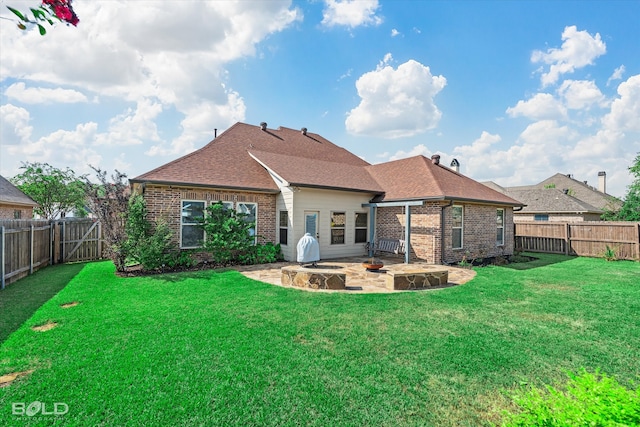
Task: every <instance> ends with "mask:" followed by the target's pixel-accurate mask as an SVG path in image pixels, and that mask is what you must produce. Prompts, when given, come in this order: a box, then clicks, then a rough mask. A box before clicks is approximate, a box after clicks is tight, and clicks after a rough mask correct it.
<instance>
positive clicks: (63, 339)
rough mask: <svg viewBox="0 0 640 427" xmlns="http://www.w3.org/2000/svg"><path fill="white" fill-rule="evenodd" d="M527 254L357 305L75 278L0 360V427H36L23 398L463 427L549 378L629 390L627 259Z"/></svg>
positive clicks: (41, 419) (130, 417)
mask: <svg viewBox="0 0 640 427" xmlns="http://www.w3.org/2000/svg"><path fill="white" fill-rule="evenodd" d="M540 258H541V259H540V261H537V262H535V263H532V264H529V265H528V267H530V268H522V267H526V265H520V266H519V267H520V268H522V269H520V270H515V269H513V268H506V267H486V268H481V269H478V275H477V276H476V278H475V279H474V280H472V281H471V282H469V283H467V284H465V285H462V286H457V287H453V288H446V289H441V290H436V291H423V292H413V293H397V294H371V295H349V294H339V293H333V294H329V293H313V292H304V291H298V290H292V289H283V288H280V287H276V286H272V285H268V284H264V283H260V282H256V281H253V280H250V279H246V278H244V277H243V276H242V275H240V274H239V273H237V272H234V271H227V272H214V271H204V272H197V273H181V274H167V275H163V276H150V277H140V278H117V277H115V276H114V274H113V271H114V268H113V265H112V264H111V263H108V262H102V263H92V264H87V265H85V266H84V268H83V269H82V271H80V272H79V273H78V274H77V276H76V277H75V278H73V280H71V282H70V283H69V284H68V285H67V286H66V287H65V288H64V289H63V290H62V291H60V292H59V293H58V294H57V295H56V296H55V297H53V298H52V299H51V300H50V301H48V302H47V303H46V304H44V305H43V306H42V308H41V309H40V310H38V311H36V312H35V314H34V315H33V316H32V317H31V318H29V319H28V320H27V321H26V322H25V323H24V325H23V326H22V327H21V328H20V329H18V330H17V331H15V332H14V333H13V334H11V336H9V338H8V339H7V340H6V341H5V342H4V343H3V344H2V345H1V346H0V376H1V375H3V374H7V373H10V372H15V371H25V370H33V372H32V373H31V374H30V375H28V376H26V377H23V378H22V379H19V380H18V381H16V382H14V383H13V384H11V385H10V386H8V387H4V388H0V425H27V424H28V425H38V423H40V424H41V425H51V423H52V419H53V418H54V416H53V415H44V416H43V415H41V414H40V416H36V417H33V418H31V419H27V418H28V417H27V416H26V415H25V416H14V415H12V413H11V411H12V404H13V403H15V402H24V403H26V404H27V405H28V404H29V403H31V402H34V401H40V402H43V403H44V404H45V405H49V406H47V410H50V409H51V408H52V405H53V403H55V402H63V403H66V404H67V405H68V408H69V411H68V413H67V414H65V415H64V416H62V417H61V418H60V419H59V420H57V421H58V422H59V423H60V425H78V426H86V425H128V426H148V425H180V426H182V425H207V426H208V425H220V426H227V425H241V426H247V425H273V426H288V425H291V426H298V425H310V426H328V425H331V426H405V425H406V426H413V425H437V426H440V425H445V426H446V425H468V426H477V425H488V424H489V423H490V422H498V421H499V420H500V411H501V410H502V409H504V408H506V407H508V406H509V405H510V400H509V399H508V398H507V397H505V395H506V394H508V393H510V392H512V391H514V390H516V389H519V387H522V384H523V383H528V384H541V383H552V382H554V381H557V380H559V381H563V380H564V379H566V375H565V371H566V370H572V371H577V370H578V369H579V368H580V367H585V368H586V369H587V370H589V371H594V370H595V369H596V368H600V370H601V371H602V372H604V373H606V374H608V375H610V376H613V377H615V378H616V379H617V380H618V381H619V382H621V383H622V384H624V385H627V386H628V385H630V384H631V382H632V381H636V382H637V381H638V380H639V379H640V360H639V356H638V354H640V315H639V313H640V263H633V262H606V261H603V260H599V259H588V258H567V257H560V256H551V255H540ZM507 267H509V266H507ZM44 271H46V270H44ZM2 297H3V296H2V294H1V293H0V298H2ZM74 301H75V302H79V303H80V304H79V305H77V306H75V307H71V308H62V307H61V304H64V303H69V302H74ZM2 314H3V315H4V313H2ZM47 321H55V322H57V323H58V326H57V327H56V328H54V329H52V330H49V331H46V332H35V331H33V330H31V329H30V327H31V326H36V325H41V324H44V323H46V322H47Z"/></svg>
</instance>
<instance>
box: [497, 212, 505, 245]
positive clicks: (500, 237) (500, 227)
mask: <svg viewBox="0 0 640 427" xmlns="http://www.w3.org/2000/svg"><path fill="white" fill-rule="evenodd" d="M496 213H497V215H496V245H498V246H502V245H504V209H498V210H497V211H496Z"/></svg>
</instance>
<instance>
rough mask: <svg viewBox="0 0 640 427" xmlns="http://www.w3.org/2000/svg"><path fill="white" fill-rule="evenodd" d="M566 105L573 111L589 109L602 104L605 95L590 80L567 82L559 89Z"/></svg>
mask: <svg viewBox="0 0 640 427" xmlns="http://www.w3.org/2000/svg"><path fill="white" fill-rule="evenodd" d="M558 93H559V94H560V95H561V96H562V97H563V98H564V100H565V104H566V106H567V107H568V108H570V109H572V110H581V109H588V108H589V107H591V106H592V105H593V104H601V103H602V102H603V101H604V95H603V94H602V92H600V89H598V87H597V86H596V84H595V82H593V81H590V80H565V81H563V82H562V84H561V85H560V87H559V88H558Z"/></svg>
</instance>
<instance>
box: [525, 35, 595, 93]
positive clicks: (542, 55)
mask: <svg viewBox="0 0 640 427" xmlns="http://www.w3.org/2000/svg"><path fill="white" fill-rule="evenodd" d="M562 40H563V43H562V47H561V48H559V49H557V48H550V49H547V51H546V52H543V51H540V50H536V51H534V52H533V53H532V54H531V62H534V63H536V62H542V63H544V64H548V65H550V67H549V71H548V72H546V73H542V77H541V82H542V85H543V86H548V85H550V84H554V83H556V82H557V81H558V79H559V78H560V76H561V75H563V74H566V73H573V72H574V71H575V70H576V68H582V67H585V66H587V65H591V64H593V62H594V60H595V59H596V58H597V57H599V56H600V55H603V54H604V53H605V52H606V51H607V47H606V45H605V43H604V42H603V41H602V39H601V38H600V34H599V33H596V35H595V36H592V35H591V34H589V33H588V32H587V31H578V29H577V27H576V26H575V25H572V26H570V27H565V29H564V31H563V32H562Z"/></svg>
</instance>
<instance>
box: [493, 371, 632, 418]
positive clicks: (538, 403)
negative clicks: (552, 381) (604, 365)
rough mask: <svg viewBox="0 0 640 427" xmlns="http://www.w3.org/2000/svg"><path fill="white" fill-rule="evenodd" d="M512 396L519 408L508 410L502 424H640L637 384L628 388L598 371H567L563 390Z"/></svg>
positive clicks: (550, 387) (532, 391) (549, 389)
mask: <svg viewBox="0 0 640 427" xmlns="http://www.w3.org/2000/svg"><path fill="white" fill-rule="evenodd" d="M514 400H515V402H516V404H517V405H518V406H520V408H522V412H520V413H518V414H512V413H508V412H507V413H506V417H507V421H506V422H505V423H504V424H503V427H516V426H517V427H526V426H547V427H560V426H567V427H568V426H594V427H595V426H637V425H640V388H638V389H636V390H629V389H627V388H625V387H624V386H622V385H620V384H618V382H617V381H616V380H615V379H614V378H611V377H607V376H606V375H604V374H600V373H599V372H598V371H596V372H595V373H594V374H591V373H589V372H586V371H585V370H583V371H582V373H581V374H580V375H575V374H572V373H569V381H568V382H567V384H566V385H565V386H564V387H563V390H559V389H556V388H554V387H552V386H546V389H544V390H540V389H537V388H531V389H530V390H528V391H527V392H526V393H524V394H522V395H516V396H514Z"/></svg>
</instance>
